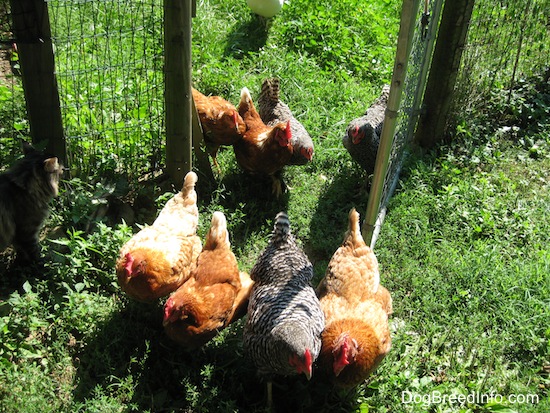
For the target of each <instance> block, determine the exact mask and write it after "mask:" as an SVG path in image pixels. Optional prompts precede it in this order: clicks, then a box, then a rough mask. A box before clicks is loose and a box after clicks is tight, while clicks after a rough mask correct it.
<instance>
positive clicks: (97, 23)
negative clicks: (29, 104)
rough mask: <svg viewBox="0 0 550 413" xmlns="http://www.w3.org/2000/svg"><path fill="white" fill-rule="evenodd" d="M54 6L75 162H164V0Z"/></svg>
mask: <svg viewBox="0 0 550 413" xmlns="http://www.w3.org/2000/svg"><path fill="white" fill-rule="evenodd" d="M48 11H49V14H50V24H51V30H52V40H53V44H54V51H55V62H56V75H57V82H58V88H59V95H60V100H61V112H62V118H63V125H64V131H65V136H66V139H67V157H68V160H69V162H70V165H71V168H72V169H73V170H75V171H76V172H77V174H78V175H80V174H97V173H98V172H99V173H101V172H102V171H113V170H115V171H119V172H120V171H123V172H126V173H128V174H129V175H133V174H135V173H143V172H144V171H147V170H156V169H159V165H160V164H162V163H163V159H164V152H163V149H162V148H163V147H164V142H163V136H164V133H163V131H164V120H163V119H164V115H163V114H164V99H163V92H164V83H163V82H164V79H163V72H162V70H163V63H162V61H163V8H162V0H101V1H98V0H49V1H48ZM113 166H115V168H113Z"/></svg>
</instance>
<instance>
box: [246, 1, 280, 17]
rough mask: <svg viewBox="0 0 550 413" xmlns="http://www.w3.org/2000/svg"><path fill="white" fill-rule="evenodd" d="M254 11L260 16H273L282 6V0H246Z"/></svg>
mask: <svg viewBox="0 0 550 413" xmlns="http://www.w3.org/2000/svg"><path fill="white" fill-rule="evenodd" d="M246 4H247V5H248V7H250V10H252V11H253V12H254V13H256V14H258V15H260V16H262V17H268V18H269V17H273V16H275V15H276V14H277V13H279V12H280V11H281V9H282V8H283V4H284V0H246Z"/></svg>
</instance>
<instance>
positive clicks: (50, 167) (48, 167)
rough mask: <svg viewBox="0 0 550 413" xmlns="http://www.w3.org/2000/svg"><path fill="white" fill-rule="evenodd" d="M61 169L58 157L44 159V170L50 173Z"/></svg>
mask: <svg viewBox="0 0 550 413" xmlns="http://www.w3.org/2000/svg"><path fill="white" fill-rule="evenodd" d="M58 169H59V161H58V160H57V158H56V157H53V158H48V159H46V160H45V161H44V170H45V171H46V172H48V173H52V172H55V171H57V170H58Z"/></svg>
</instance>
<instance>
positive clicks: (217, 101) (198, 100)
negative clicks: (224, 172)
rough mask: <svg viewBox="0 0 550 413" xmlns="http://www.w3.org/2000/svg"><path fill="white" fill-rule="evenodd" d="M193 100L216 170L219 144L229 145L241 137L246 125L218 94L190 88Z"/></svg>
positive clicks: (234, 108)
mask: <svg viewBox="0 0 550 413" xmlns="http://www.w3.org/2000/svg"><path fill="white" fill-rule="evenodd" d="M192 92H193V100H194V101H195V106H196V108H197V113H198V115H199V120H200V122H201V126H202V133H203V137H204V142H205V144H206V147H207V148H208V153H209V154H210V156H211V157H212V161H213V162H214V165H216V168H218V171H219V170H220V166H219V165H218V161H217V159H216V157H217V154H218V150H219V148H220V146H230V145H233V144H234V143H235V142H236V141H238V140H239V139H241V138H242V137H243V135H244V132H245V131H246V125H245V123H244V121H243V118H242V117H241V115H239V112H237V108H236V107H235V106H233V105H232V104H231V103H230V102H228V101H227V100H225V99H223V98H222V97H220V96H206V95H203V94H202V93H201V92H199V91H198V90H197V89H195V88H192Z"/></svg>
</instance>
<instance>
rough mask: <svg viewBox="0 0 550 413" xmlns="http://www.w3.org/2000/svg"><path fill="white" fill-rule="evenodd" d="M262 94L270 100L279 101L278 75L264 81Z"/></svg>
mask: <svg viewBox="0 0 550 413" xmlns="http://www.w3.org/2000/svg"><path fill="white" fill-rule="evenodd" d="M261 96H263V97H264V98H265V99H266V100H268V101H270V102H274V103H276V102H278V101H279V79H278V78H276V77H272V78H267V79H265V80H264V82H263V83H262V91H261Z"/></svg>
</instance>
